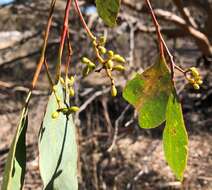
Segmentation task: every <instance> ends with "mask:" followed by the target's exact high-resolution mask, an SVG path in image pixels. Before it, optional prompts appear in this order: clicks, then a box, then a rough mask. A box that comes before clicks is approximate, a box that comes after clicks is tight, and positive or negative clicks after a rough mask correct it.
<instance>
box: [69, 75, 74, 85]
mask: <svg viewBox="0 0 212 190" xmlns="http://www.w3.org/2000/svg"><path fill="white" fill-rule="evenodd" d="M74 82H75V78H74V76H71V77H70V78H69V79H68V84H69V85H70V86H73V84H74Z"/></svg>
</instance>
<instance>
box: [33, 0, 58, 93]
mask: <svg viewBox="0 0 212 190" xmlns="http://www.w3.org/2000/svg"><path fill="white" fill-rule="evenodd" d="M55 3H56V0H52V2H51V8H50V12H49V17H48V23H47V27H46V31H45V37H44V43H43V47H42V52H41V56H40V59H39V62H38V66H37V68H36V71H35V74H34V77H33V80H32V86H31V89H30V91H32V90H33V89H34V88H35V85H36V83H37V80H38V76H39V74H40V71H41V68H42V66H43V63H44V59H45V54H46V47H47V41H48V37H49V31H50V28H51V23H52V17H53V12H54V7H55Z"/></svg>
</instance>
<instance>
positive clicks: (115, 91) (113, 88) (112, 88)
mask: <svg viewBox="0 0 212 190" xmlns="http://www.w3.org/2000/svg"><path fill="white" fill-rule="evenodd" d="M111 95H112V96H113V97H115V96H117V89H116V87H115V85H112V87H111Z"/></svg>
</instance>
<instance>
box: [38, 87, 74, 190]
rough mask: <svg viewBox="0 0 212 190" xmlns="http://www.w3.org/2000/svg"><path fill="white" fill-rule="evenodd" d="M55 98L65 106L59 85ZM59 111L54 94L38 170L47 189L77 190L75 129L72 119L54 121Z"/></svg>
mask: <svg viewBox="0 0 212 190" xmlns="http://www.w3.org/2000/svg"><path fill="white" fill-rule="evenodd" d="M56 89H57V90H56V95H57V96H58V98H59V99H60V102H61V104H62V106H65V104H64V102H65V100H64V92H63V89H62V86H61V84H60V83H58V84H57V85H56ZM57 109H58V104H57V101H56V98H55V95H54V93H52V94H51V96H50V98H49V101H48V105H47V109H46V113H45V116H44V120H43V124H42V126H41V130H40V134H39V166H40V173H41V178H42V180H43V184H44V189H46V190H47V189H48V190H77V189H78V183H77V156H78V155H77V154H78V153H77V143H76V134H75V125H74V123H73V120H72V116H71V115H69V116H68V115H64V114H63V113H62V112H59V116H58V117H56V118H53V117H52V113H53V112H55V111H56V110H57Z"/></svg>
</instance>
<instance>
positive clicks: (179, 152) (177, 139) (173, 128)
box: [163, 93, 188, 180]
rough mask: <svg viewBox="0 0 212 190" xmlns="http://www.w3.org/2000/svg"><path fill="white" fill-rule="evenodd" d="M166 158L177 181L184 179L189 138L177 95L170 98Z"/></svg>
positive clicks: (164, 144)
mask: <svg viewBox="0 0 212 190" xmlns="http://www.w3.org/2000/svg"><path fill="white" fill-rule="evenodd" d="M163 146H164V153H165V158H166V160H167V162H168V165H169V166H170V167H171V169H172V170H173V172H174V174H175V175H176V177H177V179H179V180H182V179H183V173H184V170H185V168H186V164H187V157H188V136H187V132H186V128H185V125H184V120H183V114H182V109H181V104H180V102H179V101H178V98H177V96H176V95H175V93H173V94H171V95H170V97H169V101H168V105H167V111H166V127H165V129H164V132H163Z"/></svg>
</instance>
